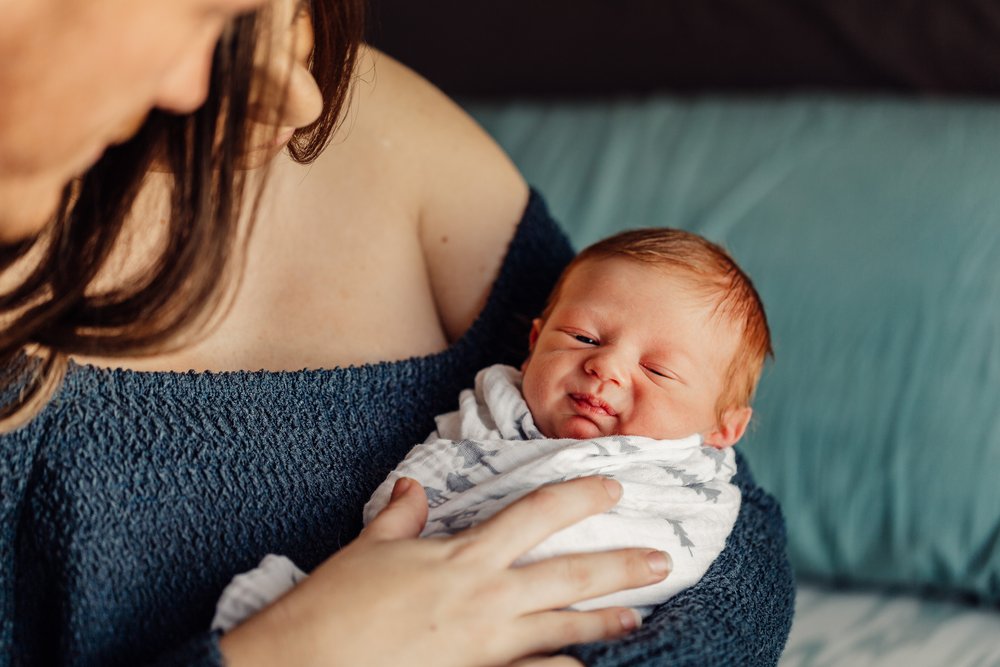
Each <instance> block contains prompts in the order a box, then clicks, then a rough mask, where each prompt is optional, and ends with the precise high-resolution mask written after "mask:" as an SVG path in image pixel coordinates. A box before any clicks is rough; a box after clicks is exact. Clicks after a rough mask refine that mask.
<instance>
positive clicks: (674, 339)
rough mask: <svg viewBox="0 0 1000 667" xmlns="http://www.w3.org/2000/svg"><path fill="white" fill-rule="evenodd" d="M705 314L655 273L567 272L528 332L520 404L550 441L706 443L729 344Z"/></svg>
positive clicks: (696, 300) (631, 265)
mask: <svg viewBox="0 0 1000 667" xmlns="http://www.w3.org/2000/svg"><path fill="white" fill-rule="evenodd" d="M712 307H713V304H711V303H709V302H708V300H706V299H705V297H704V296H699V295H697V294H696V293H694V292H693V291H692V289H691V287H690V284H689V283H685V279H683V278H679V277H677V276H674V275H672V274H671V273H670V272H669V271H668V270H665V269H663V268H661V267H654V266H650V265H645V264H641V263H639V262H636V261H632V260H627V259H621V258H612V259H599V260H589V261H585V262H584V263H583V264H581V265H579V266H577V267H575V268H574V269H573V270H572V272H571V273H570V274H569V275H568V276H567V278H566V280H565V281H564V283H563V288H562V292H561V294H560V296H559V299H558V301H557V303H556V305H555V308H554V309H553V311H552V313H551V314H550V316H549V318H548V320H547V321H545V322H542V321H541V320H536V321H535V328H534V330H533V331H532V353H531V356H530V357H529V359H528V360H527V361H526V362H525V366H524V397H525V400H526V401H527V403H528V408H529V409H530V410H531V413H532V416H533V417H534V419H535V424H536V426H538V428H539V429H540V430H541V431H542V433H544V434H545V435H546V436H548V437H551V438H578V439H579V438H593V437H598V436H606V435H642V436H647V437H651V438H657V439H676V438H682V437H686V436H689V435H692V434H694V433H700V434H702V435H703V436H705V437H706V442H708V443H709V444H715V443H712V442H710V439H711V437H712V434H713V433H715V432H716V431H717V429H718V424H717V414H716V401H717V400H718V398H719V396H720V394H721V393H722V389H723V385H724V381H725V373H726V369H727V367H728V364H729V360H730V359H732V357H733V354H734V352H735V349H736V343H737V337H736V335H735V333H734V332H733V331H731V330H730V329H729V328H727V327H726V326H725V325H723V324H720V322H719V319H718V318H716V319H713V318H712ZM740 433H741V434H742V429H741V430H740ZM737 437H738V436H737ZM727 444H732V443H730V442H726V443H721V444H717V446H725V445H727Z"/></svg>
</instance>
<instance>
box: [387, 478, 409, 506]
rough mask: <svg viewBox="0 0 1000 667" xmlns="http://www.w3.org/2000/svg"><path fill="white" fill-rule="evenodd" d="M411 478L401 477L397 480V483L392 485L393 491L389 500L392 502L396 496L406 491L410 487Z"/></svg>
mask: <svg viewBox="0 0 1000 667" xmlns="http://www.w3.org/2000/svg"><path fill="white" fill-rule="evenodd" d="M410 484H411V482H410V478H409V477H400V478H399V479H397V480H396V483H395V484H393V486H392V493H391V494H390V495H389V502H392V501H393V500H395V499H396V498H399V497H400V496H401V495H403V494H404V493H406V492H407V491H408V490H409V488H410Z"/></svg>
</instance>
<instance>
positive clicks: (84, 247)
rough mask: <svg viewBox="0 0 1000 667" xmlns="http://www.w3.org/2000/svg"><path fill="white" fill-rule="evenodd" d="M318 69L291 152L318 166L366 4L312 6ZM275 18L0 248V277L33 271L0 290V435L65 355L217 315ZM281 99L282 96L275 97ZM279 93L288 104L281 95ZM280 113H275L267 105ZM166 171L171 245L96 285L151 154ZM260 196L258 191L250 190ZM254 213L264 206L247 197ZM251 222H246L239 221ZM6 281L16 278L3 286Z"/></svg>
mask: <svg viewBox="0 0 1000 667" xmlns="http://www.w3.org/2000/svg"><path fill="white" fill-rule="evenodd" d="M304 5H305V8H306V9H308V10H309V11H310V12H311V15H312V19H313V31H314V39H315V45H314V49H313V54H312V59H311V63H310V70H311V71H312V73H313V76H314V77H315V79H316V82H317V84H318V85H319V87H320V89H321V90H322V92H323V99H324V105H323V112H322V114H321V115H320V117H319V119H318V120H317V121H316V122H314V123H313V124H312V125H310V126H308V127H305V128H302V129H301V130H299V131H298V132H296V134H295V136H294V137H293V139H292V142H291V144H290V145H289V152H290V154H291V156H292V158H293V159H294V160H296V161H298V162H303V163H305V162H310V161H312V160H315V159H316V157H318V156H319V154H320V153H321V152H322V151H323V149H324V148H325V147H326V145H327V144H328V143H329V141H330V138H331V136H332V134H333V131H334V130H335V129H336V126H337V123H338V119H339V118H340V116H341V110H342V108H343V106H344V104H345V101H346V99H347V95H348V93H349V90H350V85H351V79H352V74H353V71H354V65H355V60H356V57H357V52H358V47H359V44H360V42H361V37H362V33H363V27H364V26H363V23H364V3H363V0H311V2H305V3H304ZM269 18H270V17H269V12H268V11H266V10H262V11H260V12H257V13H255V14H250V15H246V16H242V17H240V18H238V19H236V20H235V21H234V22H233V24H232V25H231V26H230V28H229V29H228V30H227V31H226V32H225V33H224V35H223V36H222V38H221V39H220V41H219V43H218V45H217V46H216V49H215V53H214V59H213V67H212V78H211V83H210V86H209V94H208V98H207V100H206V102H205V104H204V105H203V106H202V107H201V108H200V109H198V110H197V111H196V112H194V113H192V114H189V115H185V116H175V115H170V114H167V113H163V112H159V111H154V112H153V113H152V114H151V115H150V116H149V118H148V119H147V120H146V122H145V123H144V125H143V127H142V128H141V129H140V131H139V132H138V133H137V134H136V136H135V137H133V138H132V139H130V140H129V141H127V142H125V143H123V144H121V145H119V146H114V147H112V148H110V149H108V150H107V151H106V152H105V155H104V156H103V157H102V159H101V160H100V161H99V162H98V163H97V164H95V165H94V167H92V168H91V169H90V170H89V171H88V172H87V173H86V174H85V175H84V176H83V177H82V178H81V179H79V180H78V181H77V182H75V183H73V184H71V185H70V186H68V187H67V188H66V190H65V191H64V193H63V197H62V202H61V205H60V207H59V210H58V211H57V213H56V215H55V217H54V219H53V220H52V221H51V222H50V224H49V225H47V227H46V229H45V230H44V231H43V232H42V233H41V234H40V235H39V236H38V237H37V238H34V239H30V240H27V241H24V242H21V243H18V244H15V245H10V246H6V247H2V248H0V277H4V278H6V277H7V276H4V275H3V274H5V273H8V271H9V270H10V269H11V268H12V267H13V266H15V265H18V267H19V269H20V268H21V267H22V266H23V265H24V264H25V263H27V264H28V265H29V269H28V271H27V272H24V271H21V272H20V273H19V274H18V275H21V274H22V273H24V274H25V277H23V278H20V279H19V280H18V282H17V283H16V284H14V285H13V286H11V287H9V288H8V289H6V290H5V291H3V292H2V293H0V368H2V371H0V400H2V401H3V404H2V406H0V428H2V430H7V429H10V428H13V427H14V426H17V425H19V424H21V423H23V422H24V421H26V420H28V419H30V418H31V417H32V416H33V415H34V414H35V413H37V412H38V410H40V408H41V407H42V405H43V404H44V403H45V402H46V401H47V400H48V398H49V397H50V396H51V395H52V393H53V392H54V391H55V389H56V388H57V387H58V386H59V383H60V382H61V380H62V377H63V375H64V373H65V370H66V367H67V364H68V359H69V356H70V355H73V354H79V355H100V356H132V355H143V354H152V353H156V352H162V351H165V350H168V349H171V348H172V347H176V346H178V345H181V344H183V343H184V341H186V340H188V337H189V336H190V335H192V334H193V333H196V332H198V331H200V330H201V329H202V328H203V327H204V326H205V324H206V323H207V322H208V321H209V320H210V318H211V317H212V315H213V314H214V313H215V312H216V311H217V309H218V306H219V304H220V302H221V301H222V300H223V299H224V297H225V296H226V294H227V291H228V290H227V289H225V288H226V287H227V286H230V285H232V284H233V281H232V280H229V279H227V276H228V277H231V276H232V275H233V274H236V275H238V271H233V270H232V269H234V268H236V269H238V268H239V261H238V260H239V259H240V257H241V255H242V252H241V250H242V248H243V246H244V243H241V241H244V240H245V238H246V236H245V235H246V233H248V231H249V225H247V224H244V223H241V211H242V209H243V208H244V203H245V201H246V200H247V198H246V197H245V196H244V195H245V192H246V178H247V174H246V173H245V172H243V171H241V170H240V169H239V163H240V160H241V158H242V157H243V156H244V155H245V152H246V151H245V142H246V140H247V138H248V133H249V128H250V127H251V123H250V120H249V112H250V105H251V99H252V96H253V95H257V94H259V93H260V91H259V89H256V88H254V86H255V85H257V84H258V82H257V81H255V77H254V58H255V55H256V57H258V58H259V57H260V52H259V48H258V45H259V44H260V43H262V42H266V40H265V39H264V37H265V36H266V31H267V30H268V29H270V28H272V27H273V26H271V25H270V21H269ZM277 92H279V93H280V92H281V91H277ZM276 98H277V99H283V96H276ZM272 113H274V114H275V116H277V115H279V114H280V108H279V109H275V110H273V111H272ZM157 156H158V158H159V159H164V160H165V161H166V165H167V167H168V169H169V171H170V172H171V174H172V188H171V194H170V216H169V219H168V220H167V222H166V225H167V233H166V234H165V243H164V245H163V247H162V248H161V249H160V251H159V253H158V254H157V255H155V256H154V257H153V258H152V261H150V262H149V264H148V266H147V267H146V268H145V270H143V271H142V272H141V273H139V274H138V275H133V276H130V277H129V278H128V280H127V281H125V282H121V281H119V282H116V283H115V284H113V285H111V286H107V287H106V286H105V285H104V282H103V281H102V282H101V286H100V288H99V289H98V288H97V287H95V279H96V278H97V276H98V274H99V273H100V272H101V270H102V268H104V267H105V266H106V263H107V261H108V258H109V257H110V256H111V254H112V250H113V249H114V248H115V246H116V244H117V243H119V242H120V241H121V239H122V236H123V235H122V229H123V227H124V225H125V223H126V218H127V216H128V215H129V213H130V211H131V210H132V207H133V204H134V203H135V200H136V197H137V195H138V193H139V191H140V190H141V188H142V184H143V180H144V178H145V176H146V174H147V173H148V171H149V168H150V166H151V164H152V162H153V159H154V157H157ZM251 194H253V193H251ZM250 201H251V204H252V206H251V216H250V218H251V219H252V213H253V212H254V209H255V208H256V201H257V198H256V197H255V196H251V198H250ZM244 217H245V216H244ZM5 282H8V283H9V282H10V281H9V280H5Z"/></svg>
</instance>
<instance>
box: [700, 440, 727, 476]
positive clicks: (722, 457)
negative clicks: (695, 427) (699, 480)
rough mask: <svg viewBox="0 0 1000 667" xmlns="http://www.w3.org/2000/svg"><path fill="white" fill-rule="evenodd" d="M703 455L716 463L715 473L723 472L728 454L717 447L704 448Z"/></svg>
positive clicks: (702, 449)
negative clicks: (723, 465)
mask: <svg viewBox="0 0 1000 667" xmlns="http://www.w3.org/2000/svg"><path fill="white" fill-rule="evenodd" d="M701 453H702V454H704V455H705V456H707V457H708V458H710V459H712V460H713V461H714V462H715V472H719V471H720V470H722V464H723V463H725V461H726V452H725V451H723V450H721V449H716V448H715V447H709V446H703V447H702V448H701Z"/></svg>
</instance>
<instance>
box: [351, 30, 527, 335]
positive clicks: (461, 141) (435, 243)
mask: <svg viewBox="0 0 1000 667" xmlns="http://www.w3.org/2000/svg"><path fill="white" fill-rule="evenodd" d="M355 85H356V91H355V94H354V99H353V103H352V105H353V106H356V108H355V109H354V110H353V111H352V112H348V114H347V116H346V121H345V126H344V130H345V131H347V132H353V131H357V132H359V134H360V135H361V137H359V138H362V137H363V138H364V141H365V142H366V143H368V144H369V146H370V147H371V148H372V149H373V150H374V151H375V152H376V153H386V152H389V153H392V154H393V156H394V160H393V162H394V164H393V165H392V166H391V167H390V168H389V169H388V170H387V173H391V174H393V176H392V177H391V181H390V182H388V183H387V184H388V185H391V186H393V187H395V188H397V191H404V192H408V193H411V195H412V196H413V201H412V204H413V206H415V207H416V221H417V224H418V233H419V238H420V242H421V246H422V248H423V252H424V257H425V260H426V262H427V268H428V275H429V276H430V281H431V287H432V290H433V292H434V298H435V303H436V305H437V308H438V311H439V316H440V317H441V321H442V322H443V323H444V326H445V330H446V332H447V334H448V336H449V338H451V339H455V338H457V337H458V336H460V335H461V334H462V333H463V332H464V331H465V330H466V329H467V328H468V326H469V325H470V324H471V323H472V321H473V320H474V319H475V317H476V315H477V314H478V313H479V311H480V310H481V308H482V306H483V304H484V303H485V300H486V297H487V295H488V293H489V289H490V287H491V286H492V283H493V280H494V278H495V277H496V273H497V271H498V269H499V266H500V263H501V261H502V259H503V256H504V253H505V252H506V249H507V244H508V243H509V241H510V239H511V237H512V236H513V232H514V228H515V227H516V225H517V223H518V221H519V220H520V218H521V215H522V214H523V212H524V207H525V205H526V203H527V199H528V186H527V184H526V183H525V182H524V179H523V178H522V177H521V174H520V172H518V170H517V168H516V167H515V166H514V164H513V163H512V162H511V161H510V159H509V158H508V157H507V155H506V154H505V153H504V152H503V150H502V149H501V148H500V147H499V146H498V145H497V144H496V142H494V141H493V139H492V138H491V137H490V136H489V135H488V134H486V132H485V131H483V130H482V128H480V127H479V125H478V124H477V123H476V122H475V121H474V120H473V119H472V118H471V117H470V116H469V115H468V114H467V113H466V112H465V111H463V110H462V109H461V108H460V107H459V106H458V105H457V104H455V103H454V102H453V101H451V100H450V99H448V97H447V96H445V95H444V94H443V93H442V92H441V91H440V90H438V89H437V88H436V87H434V86H433V85H432V84H430V83H429V82H428V81H426V80H425V79H423V78H422V77H421V76H419V75H418V74H417V73H415V72H413V71H412V70H410V69H409V68H407V67H406V66H404V65H403V64H401V63H399V62H397V61H396V60H394V59H393V58H391V57H389V56H387V55H385V54H383V53H380V52H378V51H375V50H373V49H365V50H364V51H363V52H362V55H361V59H360V63H359V67H358V74H357V80H356V84H355Z"/></svg>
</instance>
